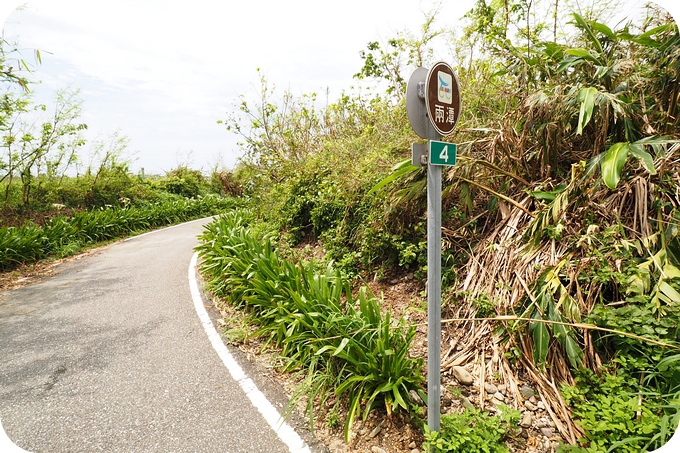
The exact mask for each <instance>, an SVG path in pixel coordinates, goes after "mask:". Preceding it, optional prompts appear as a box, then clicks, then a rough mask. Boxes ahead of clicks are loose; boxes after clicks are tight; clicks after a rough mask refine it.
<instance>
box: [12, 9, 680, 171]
mask: <svg viewBox="0 0 680 453" xmlns="http://www.w3.org/2000/svg"><path fill="white" fill-rule="evenodd" d="M659 3H660V4H661V5H664V6H665V7H666V9H669V10H670V11H671V12H673V13H674V14H675V17H680V16H679V15H678V14H677V13H675V11H673V9H672V8H671V7H670V6H669V5H670V3H675V6H674V8H675V9H676V10H678V9H679V7H678V5H677V2H673V0H663V1H661V2H659ZM21 5H23V6H22V10H20V11H17V10H15V8H16V7H17V6H21ZM434 5H435V3H434V2H433V1H432V0H420V1H419V0H344V1H342V2H322V1H319V0H288V1H280V0H279V1H262V0H260V1H258V0H247V1H246V0H241V1H239V2H235V1H232V0H221V1H215V0H192V1H190V2H187V1H177V0H115V1H114V0H110V1H94V0H0V21H2V22H1V23H3V24H4V27H3V34H4V37H5V39H7V40H8V41H10V42H14V41H15V42H17V43H18V44H19V47H20V49H22V56H23V57H24V59H25V60H26V61H27V62H29V63H36V64H35V67H34V70H33V73H32V74H31V75H30V78H31V79H33V80H39V81H41V83H40V84H38V85H34V87H33V88H34V90H35V99H36V101H39V102H41V103H45V104H47V105H54V97H55V93H56V91H57V90H59V89H65V88H71V89H78V90H80V95H79V98H80V99H82V101H83V105H82V108H83V113H82V119H81V121H82V122H84V123H86V124H87V125H88V130H87V131H86V132H85V136H86V138H87V139H88V140H89V142H90V143H93V142H95V141H101V142H107V141H108V140H109V139H110V137H111V136H112V134H114V133H118V134H120V135H122V136H125V137H127V139H128V148H127V152H126V157H127V158H128V159H129V160H130V162H131V165H130V168H131V170H132V171H135V172H136V171H139V170H140V169H141V168H144V170H145V173H147V174H152V173H155V174H163V173H164V172H166V171H169V170H171V169H173V168H176V167H177V166H179V165H187V166H189V167H191V168H196V169H202V170H204V171H210V170H211V169H212V168H214V167H216V166H218V167H226V168H233V167H234V165H235V164H236V161H237V159H238V157H239V156H240V151H239V149H238V147H237V145H236V142H237V137H236V136H235V135H233V134H232V133H230V132H228V131H226V128H225V127H224V125H220V124H217V121H218V120H220V119H226V117H227V115H228V114H229V112H232V111H234V110H235V108H236V107H235V106H236V105H237V104H238V101H239V96H240V95H244V96H245V97H246V99H251V100H252V99H255V98H256V96H257V88H258V73H257V69H258V68H260V69H261V72H262V74H264V75H265V76H266V77H267V79H268V80H269V83H270V84H273V85H274V86H275V87H276V90H277V93H279V94H282V93H283V92H284V91H290V92H291V93H292V94H293V95H294V96H300V95H302V94H304V93H312V92H315V93H318V94H319V95H320V97H322V98H324V99H325V93H326V92H327V91H328V93H329V101H330V102H333V101H334V100H335V99H337V97H338V96H339V95H340V94H341V92H342V91H343V90H346V91H351V89H352V87H353V86H357V85H358V84H359V81H357V80H356V79H354V78H353V75H354V74H355V73H357V72H359V70H360V69H361V66H362V60H361V58H360V51H361V50H363V49H365V48H366V44H367V43H368V42H370V41H379V42H381V43H385V42H386V41H387V40H388V39H389V38H392V37H394V36H395V35H396V33H397V32H400V31H404V30H409V31H411V32H413V33H417V32H418V30H419V27H420V26H421V25H422V23H423V20H424V14H425V12H427V11H430V10H432V9H433V8H434ZM472 5H473V0H456V1H450V0H442V1H441V4H440V5H439V11H440V14H439V15H438V19H437V23H436V25H438V26H441V27H445V28H449V29H455V27H459V26H460V25H459V18H460V17H461V16H462V14H463V13H464V12H466V11H467V10H469V9H470V8H471V7H472ZM34 49H39V50H40V53H41V60H42V61H41V63H40V64H37V62H35V59H34V57H33V50H34ZM440 58H441V59H446V58H447V56H446V55H441V56H440ZM85 150H86V151H85V152H86V153H87V146H86V147H85Z"/></svg>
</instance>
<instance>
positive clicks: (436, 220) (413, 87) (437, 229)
mask: <svg viewBox="0 0 680 453" xmlns="http://www.w3.org/2000/svg"><path fill="white" fill-rule="evenodd" d="M427 75H428V70H427V69H425V68H418V69H416V70H415V71H414V73H413V74H412V75H411V78H410V79H409V81H408V85H407V87H406V112H407V113H408V117H409V121H410V122H411V126H412V127H413V130H414V131H415V132H416V134H418V136H420V137H422V138H424V139H427V140H441V138H442V137H441V134H439V132H438V131H437V130H436V129H435V128H434V126H433V125H432V122H431V121H430V118H429V117H428V114H427V109H426V105H425V96H426V92H425V91H426V90H425V82H426V80H427ZM423 148H424V147H423ZM421 149H422V148H421V147H420V146H419V145H418V144H415V143H414V145H413V164H414V165H420V162H421V161H420V156H421V154H422V152H421ZM427 152H428V156H429V153H430V144H429V142H428V144H427ZM428 162H429V160H428ZM441 226H442V167H441V166H439V165H430V164H429V163H428V165H427V426H428V427H429V428H430V430H431V431H439V419H440V406H441V372H440V362H441V330H442V326H441V318H442V304H441V298H442V277H441V273H442V270H441V267H442V228H441Z"/></svg>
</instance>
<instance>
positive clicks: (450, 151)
mask: <svg viewBox="0 0 680 453" xmlns="http://www.w3.org/2000/svg"><path fill="white" fill-rule="evenodd" d="M429 160H430V165H456V144H455V143H446V142H438V141H435V140H430V159H429Z"/></svg>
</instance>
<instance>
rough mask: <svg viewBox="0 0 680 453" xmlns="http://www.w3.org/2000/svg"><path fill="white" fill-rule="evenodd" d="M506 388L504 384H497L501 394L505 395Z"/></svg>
mask: <svg viewBox="0 0 680 453" xmlns="http://www.w3.org/2000/svg"><path fill="white" fill-rule="evenodd" d="M507 388H508V387H507V386H506V385H505V384H498V391H499V392H501V393H505V391H506V390H507Z"/></svg>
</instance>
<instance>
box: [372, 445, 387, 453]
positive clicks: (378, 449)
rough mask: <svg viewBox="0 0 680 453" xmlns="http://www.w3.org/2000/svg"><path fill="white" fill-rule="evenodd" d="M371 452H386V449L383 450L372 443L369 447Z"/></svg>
mask: <svg viewBox="0 0 680 453" xmlns="http://www.w3.org/2000/svg"><path fill="white" fill-rule="evenodd" d="M371 453H387V451H385V450H383V449H382V448H380V447H378V446H377V445H374V446H372V447H371Z"/></svg>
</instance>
